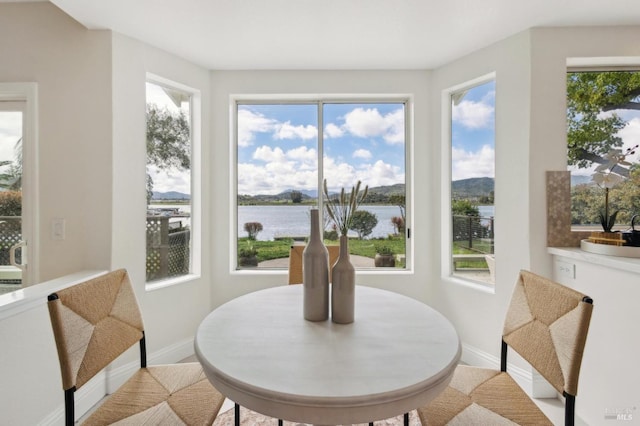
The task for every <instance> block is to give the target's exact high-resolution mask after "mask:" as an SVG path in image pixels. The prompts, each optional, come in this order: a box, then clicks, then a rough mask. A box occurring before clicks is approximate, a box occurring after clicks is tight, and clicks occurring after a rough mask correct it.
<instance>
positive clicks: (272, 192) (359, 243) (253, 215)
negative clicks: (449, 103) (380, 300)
mask: <svg viewBox="0 0 640 426" xmlns="http://www.w3.org/2000/svg"><path fill="white" fill-rule="evenodd" d="M236 112H237V114H236V123H237V132H236V148H237V164H236V173H237V182H236V184H237V217H236V220H237V228H236V230H235V232H236V240H237V253H236V254H237V256H236V258H237V259H236V260H237V263H236V265H237V268H238V269H244V268H258V269H280V268H287V267H288V258H289V253H290V248H291V246H292V245H295V244H304V243H305V240H306V239H307V238H308V235H309V227H310V225H309V223H310V222H309V221H310V214H309V210H310V209H311V208H312V207H314V208H318V207H320V208H322V183H323V181H324V179H326V181H327V186H328V188H329V192H330V193H332V194H333V193H337V192H339V191H340V189H341V188H343V187H344V188H345V190H346V191H347V192H349V191H350V190H351V188H352V187H353V186H354V185H355V184H356V183H357V181H361V182H362V187H364V186H365V185H367V186H368V187H369V195H368V196H367V198H366V199H365V201H364V202H363V204H362V205H361V207H360V209H359V210H361V211H362V212H363V213H362V215H361V216H362V217H361V220H360V221H358V224H357V225H354V227H353V228H352V229H351V230H350V231H349V237H350V239H351V242H350V243H349V248H350V253H351V258H352V262H353V263H354V265H356V267H357V268H360V269H362V268H374V267H375V257H376V254H377V253H379V252H384V253H391V254H392V255H393V258H394V262H393V263H394V265H393V266H392V267H393V268H405V267H406V266H407V265H406V258H407V256H406V255H407V244H406V236H407V234H408V232H407V229H406V225H405V224H406V223H408V219H407V214H406V195H405V194H406V186H407V182H406V163H407V158H406V149H405V148H406V134H407V131H406V126H407V118H406V117H407V102H406V101H404V100H401V101H395V100H394V101H372V102H369V101H368V102H342V101H340V102H338V101H334V102H332V101H309V102H267V103H265V102H250V101H242V102H237V103H236ZM323 223H324V229H323V231H324V242H325V244H327V245H333V244H335V245H337V244H338V233H337V232H336V230H335V229H334V226H333V224H332V223H331V221H330V219H329V217H328V215H327V214H324V215H323ZM390 267H391V266H386V267H385V269H386V270H389V268H390Z"/></svg>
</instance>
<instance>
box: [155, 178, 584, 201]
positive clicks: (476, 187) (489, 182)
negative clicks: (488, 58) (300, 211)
mask: <svg viewBox="0 0 640 426" xmlns="http://www.w3.org/2000/svg"><path fill="white" fill-rule="evenodd" d="M580 183H582V182H580ZM493 190H494V179H493V178H488V177H483V178H470V179H462V180H456V181H453V182H451V192H452V195H453V196H454V197H455V198H477V197H482V196H486V197H488V196H490V195H491V192H493ZM292 191H294V190H293V189H288V190H286V191H283V192H281V193H279V194H276V195H268V194H257V195H253V196H250V195H239V196H238V199H239V200H243V199H245V200H249V199H250V200H253V201H260V202H275V201H283V200H290V199H291V192H292ZM299 191H300V192H301V193H302V199H303V200H308V199H314V198H317V196H318V191H315V190H313V191H307V190H299ZM404 192H405V185H404V184H403V183H397V184H395V185H386V186H377V187H375V188H369V194H370V195H381V196H389V195H392V194H404ZM190 198H191V196H190V195H189V194H184V193H182V192H176V191H169V192H157V191H154V192H153V198H152V199H153V200H189V199H190Z"/></svg>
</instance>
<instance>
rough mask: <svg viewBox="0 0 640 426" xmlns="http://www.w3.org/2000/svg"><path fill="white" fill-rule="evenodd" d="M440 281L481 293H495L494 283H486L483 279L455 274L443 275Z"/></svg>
mask: <svg viewBox="0 0 640 426" xmlns="http://www.w3.org/2000/svg"><path fill="white" fill-rule="evenodd" d="M442 281H443V282H444V283H446V284H453V285H457V286H460V287H465V288H469V289H471V290H475V291H480V292H482V293H487V294H495V293H496V287H495V285H492V284H488V283H486V282H483V281H475V280H471V279H466V278H461V277H459V276H456V275H449V276H444V277H442Z"/></svg>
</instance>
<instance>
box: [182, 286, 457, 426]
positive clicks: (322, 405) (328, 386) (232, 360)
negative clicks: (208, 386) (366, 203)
mask: <svg viewBox="0 0 640 426" xmlns="http://www.w3.org/2000/svg"><path fill="white" fill-rule="evenodd" d="M195 352H196V356H197V357H198V359H199V360H200V362H201V363H202V366H203V368H204V371H205V373H206V374H207V377H208V378H209V380H210V381H211V382H212V383H213V385H214V386H215V387H216V388H217V389H218V390H219V391H220V392H222V393H223V394H224V395H225V396H227V397H228V398H230V399H231V400H233V401H235V402H236V403H238V404H240V405H242V406H245V407H247V408H249V409H251V410H254V411H257V412H259V413H262V414H265V415H268V416H272V417H274V418H281V419H285V420H289V421H295V422H303V423H313V424H353V423H367V422H372V421H375V420H381V419H386V418H390V417H395V416H397V415H400V414H402V413H406V412H409V411H411V410H413V409H415V408H417V407H420V406H422V405H423V404H425V403H427V402H429V401H430V400H431V399H433V398H435V397H436V396H437V395H438V394H439V393H440V392H442V391H443V390H444V389H445V387H446V386H447V385H448V384H449V381H450V380H451V377H452V375H453V371H454V369H455V367H456V365H457V363H458V360H459V359H460V341H459V339H458V335H457V333H456V331H455V329H454V328H453V326H452V325H451V323H450V322H449V321H448V320H447V319H446V318H445V317H444V316H442V315H441V314H440V313H438V312H437V311H435V310H434V309H432V308H430V307H429V306H427V305H425V304H424V303H421V302H418V301H416V300H414V299H411V298H409V297H406V296H403V295H400V294H397V293H393V292H390V291H385V290H379V289H374V288H370V287H363V286H357V287H356V305H355V321H354V322H353V323H352V324H346V325H341V324H334V323H332V322H331V320H330V319H329V320H328V321H322V322H310V321H306V320H305V319H304V318H303V316H302V285H290V286H284V287H275V288H270V289H267V290H261V291H257V292H255V293H250V294H247V295H244V296H241V297H239V298H237V299H234V300H231V301H230V302H228V303H226V304H224V305H222V306H220V307H219V308H217V309H215V310H214V311H213V312H211V313H210V314H209V315H208V316H207V317H206V318H205V319H204V321H203V322H202V323H201V324H200V326H199V327H198V331H197V333H196V337H195Z"/></svg>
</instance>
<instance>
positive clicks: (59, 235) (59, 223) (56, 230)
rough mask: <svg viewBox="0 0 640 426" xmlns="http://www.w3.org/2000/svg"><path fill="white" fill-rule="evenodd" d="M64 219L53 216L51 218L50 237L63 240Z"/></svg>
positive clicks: (64, 231)
mask: <svg viewBox="0 0 640 426" xmlns="http://www.w3.org/2000/svg"><path fill="white" fill-rule="evenodd" d="M65 233H66V230H65V220H64V219H62V218H54V219H52V220H51V238H52V239H54V240H64V238H65Z"/></svg>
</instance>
